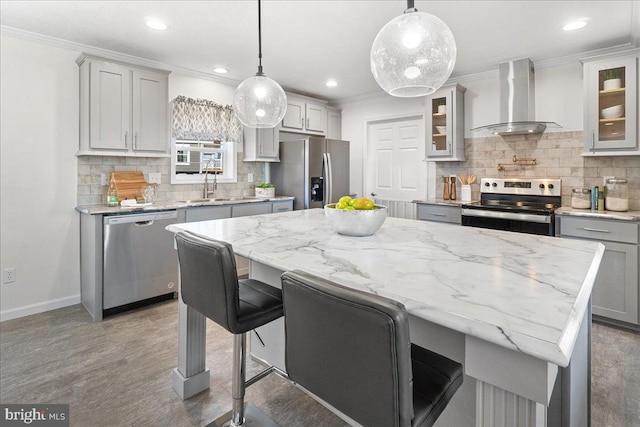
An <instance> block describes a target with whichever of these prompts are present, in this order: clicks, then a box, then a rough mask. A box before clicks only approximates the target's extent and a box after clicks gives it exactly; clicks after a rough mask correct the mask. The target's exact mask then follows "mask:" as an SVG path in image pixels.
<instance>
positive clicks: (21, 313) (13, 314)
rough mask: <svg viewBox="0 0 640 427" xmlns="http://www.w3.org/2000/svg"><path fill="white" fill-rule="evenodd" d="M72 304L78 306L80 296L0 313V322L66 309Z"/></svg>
mask: <svg viewBox="0 0 640 427" xmlns="http://www.w3.org/2000/svg"><path fill="white" fill-rule="evenodd" d="M74 304H80V294H77V295H73V296H70V297H66V298H59V299H55V300H51V301H45V302H41V303H38V304H31V305H25V306H24V307H18V308H12V309H9V310H3V311H0V322H4V321H5V320H11V319H18V318H20V317H25V316H30V315H32V314H38V313H44V312H45V311H50V310H55V309H57V308H62V307H68V306H70V305H74Z"/></svg>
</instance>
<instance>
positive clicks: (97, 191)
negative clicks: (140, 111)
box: [77, 156, 264, 205]
mask: <svg viewBox="0 0 640 427" xmlns="http://www.w3.org/2000/svg"><path fill="white" fill-rule="evenodd" d="M170 161H171V159H170V158H168V157H162V158H146V157H136V158H131V157H112V156H104V157H101V156H79V157H78V188H77V200H78V205H95V204H104V203H105V202H106V194H107V190H108V188H109V187H108V186H103V185H100V175H101V174H110V173H111V172H113V171H130V170H138V171H141V172H142V173H143V174H144V176H145V179H147V180H148V177H149V173H160V174H161V180H162V184H160V185H159V186H158V188H157V192H156V197H157V200H184V199H193V198H198V197H201V195H202V185H201V184H171V177H170V173H171V164H170ZM237 169H238V182H237V183H218V189H217V190H216V194H217V195H219V196H222V197H240V196H246V195H252V194H253V191H254V185H255V184H254V183H249V182H247V179H246V176H247V174H248V173H249V172H250V173H252V174H253V175H254V177H255V180H256V182H262V181H263V180H264V163H250V162H243V161H240V160H238V163H237Z"/></svg>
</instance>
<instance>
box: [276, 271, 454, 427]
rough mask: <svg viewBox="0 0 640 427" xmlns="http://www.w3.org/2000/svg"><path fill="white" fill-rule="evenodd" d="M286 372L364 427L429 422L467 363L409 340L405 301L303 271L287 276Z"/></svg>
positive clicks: (448, 397) (284, 285)
mask: <svg viewBox="0 0 640 427" xmlns="http://www.w3.org/2000/svg"><path fill="white" fill-rule="evenodd" d="M282 294H283V302H284V312H285V331H286V352H285V357H286V367H287V374H288V375H289V378H290V379H291V380H292V381H294V382H296V383H298V384H300V385H301V386H302V387H304V388H306V389H307V390H309V391H310V392H311V393H313V394H315V395H316V396H318V397H320V398H321V399H323V400H325V401H326V402H327V403H329V404H330V405H332V406H334V407H335V408H336V409H338V410H339V411H341V412H343V413H344V414H345V415H347V416H349V417H350V418H352V419H353V420H355V421H357V422H358V423H360V424H362V425H364V426H368V427H369V426H381V427H392V426H431V425H433V423H434V422H435V421H436V419H437V418H438V416H439V415H440V414H441V413H442V411H443V410H444V409H445V407H446V406H447V403H448V402H449V401H450V400H451V398H452V397H453V395H454V394H455V392H456V390H457V389H458V388H459V387H460V385H461V384H462V365H460V364H459V363H457V362H454V361H452V360H450V359H448V358H446V357H443V356H441V355H438V354H436V353H433V352H431V351H429V350H426V349H424V348H421V347H418V346H416V345H413V344H411V341H410V339H409V320H408V315H407V312H406V310H405V308H404V306H403V305H402V304H400V303H398V302H395V301H393V300H390V299H388V298H383V297H380V296H376V295H372V294H368V293H364V292H360V291H357V290H354V289H349V288H345V287H343V286H339V285H336V284H333V283H330V282H327V281H325V280H322V279H320V278H317V277H314V276H310V275H307V274H304V273H299V272H287V273H285V274H283V275H282Z"/></svg>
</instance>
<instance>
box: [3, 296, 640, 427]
mask: <svg viewBox="0 0 640 427" xmlns="http://www.w3.org/2000/svg"><path fill="white" fill-rule="evenodd" d="M176 352H177V302H176V301H175V300H174V301H168V302H164V303H160V304H156V305H153V306H150V307H145V308H141V309H138V310H135V311H130V312H127V313H122V314H119V315H115V316H112V317H109V318H107V319H106V320H105V321H103V322H92V321H91V319H90V317H89V315H88V314H87V312H86V311H85V310H84V308H83V307H82V306H81V305H76V306H72V307H67V308H63V309H59V310H54V311H50V312H47V313H42V314H37V315H33V316H28V317H25V318H21V319H15V320H10V321H5V322H2V323H0V401H1V402H2V403H69V404H70V412H71V416H70V421H71V425H72V426H81V427H84V426H87V427H98V426H136V427H137V426H203V425H206V424H208V423H209V422H211V421H213V420H214V419H215V418H216V417H217V416H219V415H220V414H222V413H224V412H226V411H227V410H228V409H229V408H230V407H231V355H232V337H231V335H230V334H229V333H228V332H226V331H225V330H224V329H222V328H220V327H219V326H217V325H216V324H214V323H212V322H209V321H208V323H207V367H208V368H209V369H210V370H211V389H209V390H207V391H204V392H202V393H200V394H198V395H197V396H195V397H193V398H191V399H189V400H187V401H182V400H180V398H179V397H178V396H177V395H176V394H175V392H174V391H173V388H172V383H171V371H172V370H173V368H174V367H175V366H176ZM260 369H261V367H260V366H259V365H258V364H257V363H255V362H252V361H248V376H250V375H252V374H254V373H256V372H258V371H259V370H260ZM246 399H247V401H249V402H252V403H254V404H256V405H257V406H258V407H259V408H261V409H262V410H263V411H265V412H266V413H267V414H268V415H269V416H270V417H271V418H272V419H273V420H274V421H276V422H277V423H278V424H279V425H281V426H283V427H287V426H300V427H302V426H323V427H324V426H327V427H332V426H345V425H346V424H345V423H344V422H343V421H342V420H341V419H339V418H338V417H337V416H335V415H334V414H333V413H331V412H330V411H328V410H327V409H325V408H324V407H323V406H322V405H320V404H318V403H317V402H316V401H314V400H313V399H312V398H310V397H309V396H307V395H306V394H305V393H304V392H303V391H301V390H299V389H298V388H296V387H295V386H293V385H292V384H290V383H289V382H287V381H286V380H284V379H282V378H280V377H277V376H275V375H270V376H268V377H267V378H265V379H263V380H261V381H259V382H258V383H256V384H255V385H253V386H251V387H250V388H249V389H248V390H247V396H246ZM592 420H593V423H592V424H593V426H594V427H605V426H606V427H623V426H640V335H639V334H636V333H632V332H627V331H623V330H619V329H616V328H611V327H608V326H603V325H599V324H595V325H594V328H593V407H592ZM456 427H457V426H456Z"/></svg>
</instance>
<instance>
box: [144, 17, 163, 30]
mask: <svg viewBox="0 0 640 427" xmlns="http://www.w3.org/2000/svg"><path fill="white" fill-rule="evenodd" d="M145 24H147V27H149V28H153V29H154V30H160V31H162V30H166V29H167V28H169V26H168V25H167V24H165V23H164V22H162V21H161V20H159V19H156V18H147V20H146V22H145Z"/></svg>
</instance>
